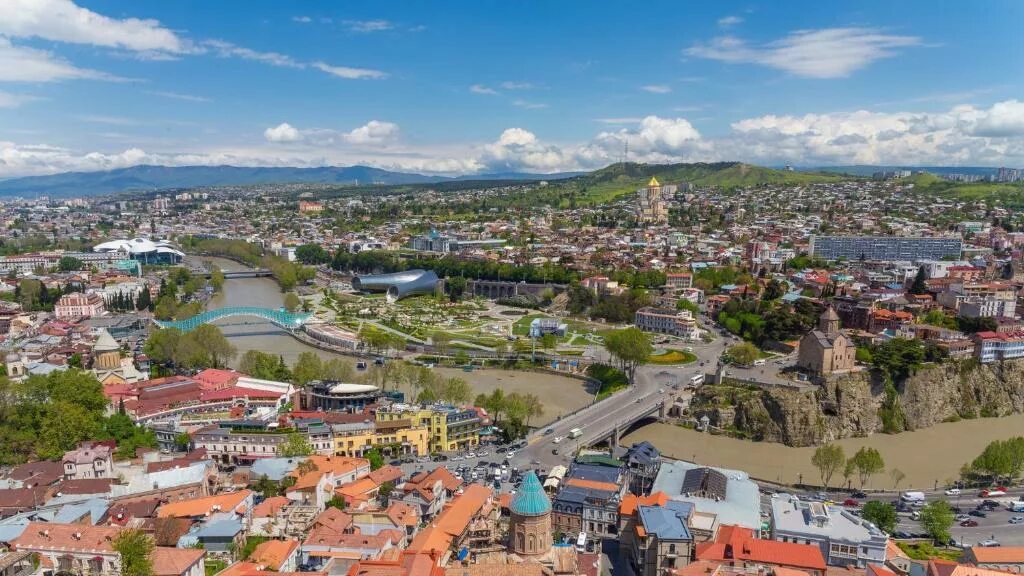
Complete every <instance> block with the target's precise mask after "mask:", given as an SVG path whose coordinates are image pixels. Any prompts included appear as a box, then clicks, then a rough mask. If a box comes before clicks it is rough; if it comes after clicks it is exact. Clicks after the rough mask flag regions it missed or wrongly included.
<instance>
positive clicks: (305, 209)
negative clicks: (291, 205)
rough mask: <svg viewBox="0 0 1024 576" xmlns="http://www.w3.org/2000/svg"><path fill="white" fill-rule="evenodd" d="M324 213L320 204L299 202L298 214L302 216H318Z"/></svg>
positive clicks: (307, 201)
mask: <svg viewBox="0 0 1024 576" xmlns="http://www.w3.org/2000/svg"><path fill="white" fill-rule="evenodd" d="M323 211H324V205H323V204H322V203H320V202H312V201H309V200H299V212H301V213H303V214H319V213H320V212H323Z"/></svg>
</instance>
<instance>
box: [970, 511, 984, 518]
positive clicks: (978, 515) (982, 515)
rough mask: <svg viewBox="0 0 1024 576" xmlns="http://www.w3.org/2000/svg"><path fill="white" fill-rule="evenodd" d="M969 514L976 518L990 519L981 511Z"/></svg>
mask: <svg viewBox="0 0 1024 576" xmlns="http://www.w3.org/2000/svg"><path fill="white" fill-rule="evenodd" d="M968 514H969V515H971V516H974V517H975V518H988V514H986V513H984V512H982V511H981V510H971V511H970V512H968Z"/></svg>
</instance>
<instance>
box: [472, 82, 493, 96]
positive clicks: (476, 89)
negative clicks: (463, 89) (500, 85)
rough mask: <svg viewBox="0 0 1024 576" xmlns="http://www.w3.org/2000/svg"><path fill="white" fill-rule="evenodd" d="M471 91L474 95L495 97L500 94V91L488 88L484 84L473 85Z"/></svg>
mask: <svg viewBox="0 0 1024 576" xmlns="http://www.w3.org/2000/svg"><path fill="white" fill-rule="evenodd" d="M469 91H470V92H472V93H473V94H487V95H489V96H494V95H496V94H497V93H498V91H497V90H495V89H494V88H488V87H487V86H484V85H483V84H473V85H472V86H470V87H469Z"/></svg>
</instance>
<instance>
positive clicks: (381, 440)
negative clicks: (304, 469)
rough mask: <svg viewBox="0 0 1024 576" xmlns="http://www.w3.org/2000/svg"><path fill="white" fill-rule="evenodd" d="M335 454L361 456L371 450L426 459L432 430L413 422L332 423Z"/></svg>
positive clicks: (387, 454) (370, 421)
mask: <svg viewBox="0 0 1024 576" xmlns="http://www.w3.org/2000/svg"><path fill="white" fill-rule="evenodd" d="M331 430H332V431H333V433H334V453H335V454H339V455H341V456H353V457H360V456H363V454H365V453H366V451H367V450H370V449H371V448H377V449H379V450H380V451H381V453H383V454H385V455H386V456H392V457H393V456H405V455H409V456H424V455H426V454H429V453H430V448H429V446H430V430H429V429H428V428H427V427H426V426H416V427H414V426H413V425H412V421H411V420H377V421H375V420H366V421H363V422H351V423H343V424H333V425H332V426H331Z"/></svg>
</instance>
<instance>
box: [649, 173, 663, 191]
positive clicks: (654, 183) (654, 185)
mask: <svg viewBox="0 0 1024 576" xmlns="http://www.w3.org/2000/svg"><path fill="white" fill-rule="evenodd" d="M647 187H648V188H661V182H658V179H657V178H655V177H654V176H651V181H650V182H648V183H647Z"/></svg>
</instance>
